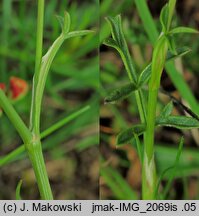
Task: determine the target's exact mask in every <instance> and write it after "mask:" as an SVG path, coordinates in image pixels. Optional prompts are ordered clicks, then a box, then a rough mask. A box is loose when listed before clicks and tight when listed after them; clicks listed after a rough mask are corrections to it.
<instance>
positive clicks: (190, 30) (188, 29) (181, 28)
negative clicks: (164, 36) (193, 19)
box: [169, 27, 199, 34]
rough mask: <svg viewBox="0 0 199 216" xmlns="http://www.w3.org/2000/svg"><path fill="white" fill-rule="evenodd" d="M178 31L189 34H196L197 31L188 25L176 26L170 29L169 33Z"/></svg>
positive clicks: (177, 32)
mask: <svg viewBox="0 0 199 216" xmlns="http://www.w3.org/2000/svg"><path fill="white" fill-rule="evenodd" d="M179 33H190V34H198V33H199V31H197V30H195V29H193V28H189V27H177V28H174V29H172V30H171V31H170V32H169V34H179Z"/></svg>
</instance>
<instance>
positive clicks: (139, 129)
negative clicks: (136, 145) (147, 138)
mask: <svg viewBox="0 0 199 216" xmlns="http://www.w3.org/2000/svg"><path fill="white" fill-rule="evenodd" d="M145 129H146V126H145V125H144V124H138V125H135V126H133V127H131V128H128V129H126V130H124V131H122V132H121V133H119V134H118V136H117V145H118V146H120V145H122V144H126V143H128V142H131V141H132V139H133V138H134V136H135V135H134V134H137V135H138V136H139V135H141V134H143V133H144V131H145Z"/></svg>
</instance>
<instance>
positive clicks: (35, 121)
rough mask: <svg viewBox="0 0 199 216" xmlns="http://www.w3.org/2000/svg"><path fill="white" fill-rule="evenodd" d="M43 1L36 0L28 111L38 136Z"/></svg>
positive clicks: (31, 124) (31, 127) (34, 131)
mask: <svg viewBox="0 0 199 216" xmlns="http://www.w3.org/2000/svg"><path fill="white" fill-rule="evenodd" d="M44 2H45V0H38V14H37V37H36V55H35V72H34V78H33V89H32V102H31V113H30V130H31V131H32V132H33V133H34V134H36V135H37V136H39V133H40V116H37V112H35V110H37V109H36V107H37V106H38V104H37V102H36V101H37V97H36V94H35V92H36V87H37V82H38V77H39V73H40V67H41V61H42V49H43V25H44Z"/></svg>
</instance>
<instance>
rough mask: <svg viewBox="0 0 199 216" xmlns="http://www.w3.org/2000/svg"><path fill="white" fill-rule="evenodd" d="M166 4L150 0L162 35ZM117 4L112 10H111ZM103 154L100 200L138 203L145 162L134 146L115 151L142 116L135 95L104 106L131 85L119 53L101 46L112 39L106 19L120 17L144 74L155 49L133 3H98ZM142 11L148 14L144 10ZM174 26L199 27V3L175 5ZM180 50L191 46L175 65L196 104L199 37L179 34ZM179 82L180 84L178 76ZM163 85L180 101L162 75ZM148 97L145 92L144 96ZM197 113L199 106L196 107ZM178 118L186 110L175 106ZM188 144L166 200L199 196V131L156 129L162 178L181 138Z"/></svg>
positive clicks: (124, 0) (192, 0)
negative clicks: (121, 135)
mask: <svg viewBox="0 0 199 216" xmlns="http://www.w3.org/2000/svg"><path fill="white" fill-rule="evenodd" d="M166 2H168V1H159V0H153V1H147V4H148V7H149V9H150V12H151V14H152V17H153V19H154V23H155V26H156V28H157V29H158V31H159V32H160V31H161V25H160V23H159V15H160V11H161V8H162V7H163V6H164V4H165V3H166ZM113 5H114V6H113ZM100 8H101V9H100V20H101V22H100V42H101V47H100V50H101V52H100V71H101V72H100V81H101V90H100V92H101V109H100V151H101V168H100V173H101V178H100V197H101V199H140V198H141V164H140V161H139V158H138V155H137V151H136V148H135V146H133V145H132V144H129V145H125V146H123V147H120V148H116V136H117V134H118V133H119V132H120V131H121V130H123V129H126V128H128V127H130V126H133V125H134V124H136V123H138V122H139V121H140V120H139V114H138V110H137V105H136V101H135V98H134V95H132V96H130V97H129V98H128V99H125V100H123V101H118V102H117V103H116V104H108V105H107V104H104V98H105V96H106V95H107V94H108V92H111V91H112V90H113V89H116V88H117V87H120V86H123V85H125V84H126V83H128V82H129V81H128V76H127V74H126V71H125V68H124V66H123V63H122V61H121V58H120V56H119V54H118V53H117V52H116V51H115V50H114V49H112V48H109V47H107V46H105V45H103V44H102V42H103V40H104V39H105V38H108V37H109V35H110V27H109V25H108V24H107V22H106V20H105V17H106V16H116V15H117V14H121V16H122V25H123V30H124V33H125V38H126V40H127V42H128V46H129V50H130V52H131V56H132V59H133V62H134V65H135V68H136V69H137V71H140V72H141V71H142V69H144V68H145V66H146V65H147V64H148V63H149V62H150V61H151V54H152V45H151V42H150V40H149V37H148V35H147V33H146V31H145V28H144V26H143V22H142V21H141V19H140V14H139V12H138V10H137V8H136V4H135V0H115V1H114V0H103V1H101V3H100ZM143 13H144V12H143ZM173 26H189V27H193V28H196V29H198V28H199V2H198V1H197V0H181V1H177V14H176V15H175V16H174V19H173ZM175 42H176V46H177V47H179V46H180V47H182V46H188V47H190V48H191V50H192V52H191V53H189V54H188V55H186V56H184V57H183V58H182V59H178V60H176V61H175V67H176V68H177V70H178V72H179V73H181V74H182V76H183V79H184V81H185V82H186V83H187V84H188V86H189V88H190V89H191V94H192V95H193V96H194V97H195V98H196V100H197V101H198V99H199V91H198V82H199V71H198V68H199V62H198V58H199V55H198V54H199V52H198V51H199V37H198V35H189V34H186V35H179V36H177V37H176V40H175ZM176 82H179V80H177V77H176ZM161 85H162V87H163V89H164V90H165V91H167V92H168V93H170V94H172V95H173V96H175V97H176V98H177V99H179V100H181V101H182V102H183V103H184V104H185V105H187V103H186V101H185V100H184V98H183V97H182V95H180V93H179V91H178V90H177V89H176V87H175V86H174V84H173V83H172V81H171V79H170V77H169V76H168V75H167V73H165V72H164V73H163V77H162V81H161ZM146 93H147V92H146ZM169 100H170V99H169V97H168V96H166V95H164V94H160V95H159V104H158V110H157V112H159V113H160V111H161V110H162V108H163V106H164V105H165V104H167V103H168V102H169ZM198 110H199V106H198ZM173 114H174V115H185V112H184V110H182V109H180V107H179V106H175V109H174V111H173ZM182 135H183V136H184V138H185V144H184V148H183V152H182V155H181V159H180V162H179V165H178V167H177V171H176V173H175V179H174V181H173V183H172V184H171V188H170V190H169V193H168V196H167V199H198V198H199V148H198V147H199V133H198V130H192V131H180V130H175V129H170V128H158V129H157V131H156V137H155V143H156V149H155V150H156V155H155V156H156V163H157V171H158V174H159V175H161V174H162V173H163V171H164V170H166V169H167V168H168V167H170V166H172V165H173V164H174V161H175V158H176V154H177V149H178V143H179V140H180V137H181V136H182ZM170 174H171V172H167V173H166V175H165V176H164V177H163V179H162V182H161V187H160V193H161V191H162V190H163V189H164V187H165V185H166V184H167V180H168V178H169V175H170Z"/></svg>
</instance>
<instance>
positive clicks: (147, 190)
mask: <svg viewBox="0 0 199 216" xmlns="http://www.w3.org/2000/svg"><path fill="white" fill-rule="evenodd" d="M157 95H158V90H153V91H149V97H148V101H149V102H148V106H147V121H146V122H147V126H146V133H145V134H144V163H143V171H142V198H143V199H144V200H148V199H154V198H155V197H154V195H155V193H154V192H155V188H156V168H155V162H154V131H155V118H156V105H157Z"/></svg>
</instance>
